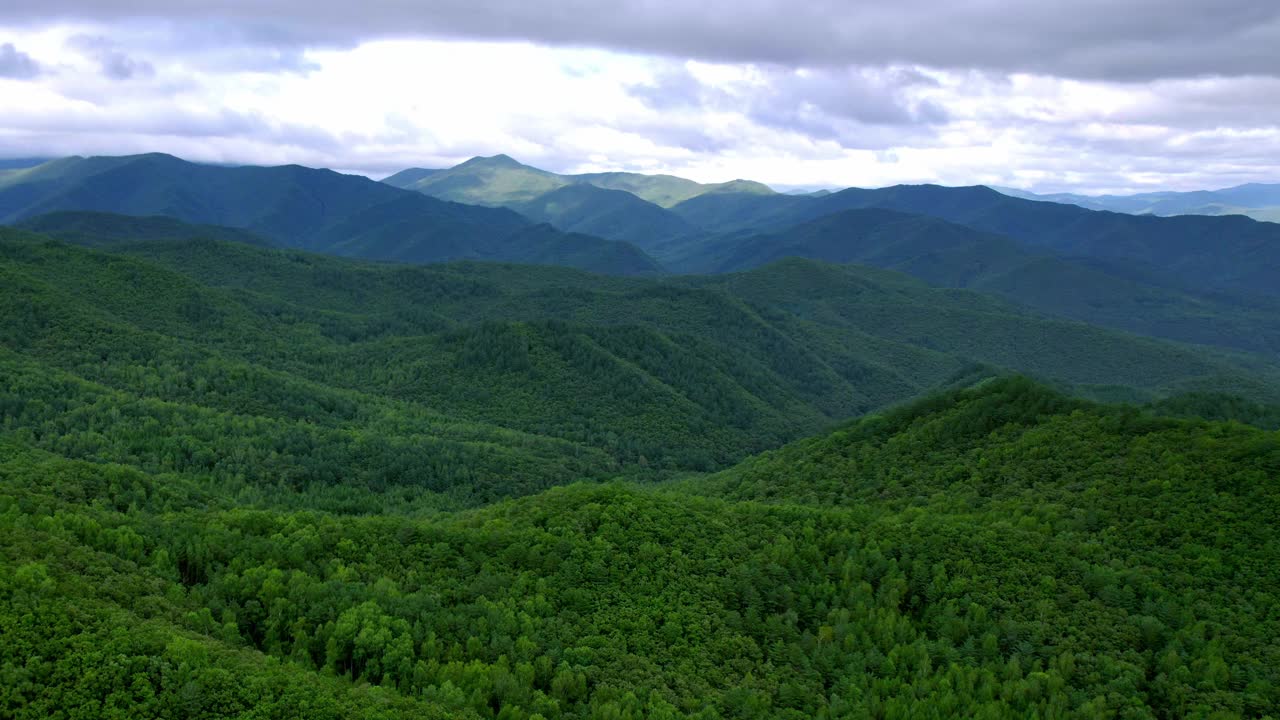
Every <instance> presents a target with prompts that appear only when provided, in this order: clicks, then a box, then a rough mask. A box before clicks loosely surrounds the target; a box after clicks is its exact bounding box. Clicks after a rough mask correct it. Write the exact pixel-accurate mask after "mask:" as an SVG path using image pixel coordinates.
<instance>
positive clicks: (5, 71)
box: [0, 43, 40, 80]
mask: <svg viewBox="0 0 1280 720" xmlns="http://www.w3.org/2000/svg"><path fill="white" fill-rule="evenodd" d="M39 74H40V63H37V62H36V61H35V60H34V59H32V57H31V56H30V55H28V54H26V53H24V52H22V51H21V50H19V49H18V48H16V47H14V46H13V43H4V44H3V45H0V78H12V79H14V80H29V79H31V78H33V77H36V76H37V75H39Z"/></svg>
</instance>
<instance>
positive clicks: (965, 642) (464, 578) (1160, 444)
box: [0, 379, 1280, 720]
mask: <svg viewBox="0 0 1280 720" xmlns="http://www.w3.org/2000/svg"><path fill="white" fill-rule="evenodd" d="M6 450H8V452H7V453H6V454H7V455H8V457H9V458H10V459H9V460H8V461H7V462H4V463H3V464H0V539H2V542H3V547H4V553H3V554H0V562H3V563H5V572H4V573H2V574H0V578H4V580H0V603H3V604H2V605H0V609H2V611H0V619H2V620H0V621H3V622H5V623H7V625H6V632H5V636H6V639H7V642H6V643H5V645H4V646H3V648H2V649H0V653H3V655H2V656H0V666H2V667H5V668H7V669H6V673H8V674H7V676H6V677H7V678H9V679H11V680H13V682H7V683H6V684H5V687H6V690H5V693H6V694H5V696H4V702H6V703H7V704H6V705H4V707H6V708H9V710H8V712H9V714H13V715H16V716H20V717H27V716H31V717H36V716H40V717H43V716H45V715H46V714H48V713H49V712H50V708H56V709H57V710H58V711H60V712H65V713H67V714H74V713H77V712H80V713H83V712H89V713H95V714H99V715H104V716H109V713H111V712H116V713H118V714H120V715H121V716H138V715H140V714H148V713H149V714H157V715H165V714H173V713H180V714H184V715H186V714H192V715H195V714H197V713H205V714H206V715H207V716H210V717H226V716H234V715H236V714H238V713H242V712H245V711H246V710H247V709H248V708H250V707H252V708H254V711H255V713H256V714H255V716H260V717H287V716H289V715H290V714H291V713H302V714H307V713H308V712H313V713H314V714H316V715H317V716H321V717H324V716H333V717H419V716H427V717H431V716H433V713H435V714H436V715H438V716H447V717H468V716H471V717H484V718H532V717H537V716H540V717H542V718H546V719H547V720H553V719H555V718H596V717H624V718H625V717H636V718H639V717H670V718H674V717H701V718H728V717H771V718H772V717H778V718H802V717H803V718H840V717H885V718H890V717H903V718H914V717H937V718H945V717H990V718H1002V717H1009V718H1023V717H1029V716H1038V717H1061V718H1075V717H1082V718H1093V717H1132V718H1162V717H1206V718H1207V717H1266V716H1274V714H1275V713H1276V711H1277V709H1280V677H1277V668H1280V643H1277V640H1276V638H1277V637H1280V626H1278V622H1280V621H1278V620H1277V618H1278V617H1280V615H1278V614H1277V612H1276V610H1277V602H1278V601H1277V590H1278V589H1280V576H1278V574H1277V568H1280V546H1277V545H1276V543H1275V541H1274V539H1273V538H1272V533H1271V528H1270V526H1269V524H1268V523H1266V522H1264V521H1261V520H1260V519H1261V518H1267V517H1273V516H1275V514H1276V513H1277V512H1280V494H1278V493H1277V488H1276V487H1275V484H1274V482H1273V480H1274V478H1275V477H1276V473H1277V471H1280V436H1277V435H1276V434H1275V433H1266V432H1263V431H1260V430H1256V429H1252V428H1247V427H1245V426H1242V425H1237V424H1215V423H1207V422H1204V421H1182V420H1174V419H1168V418H1159V417H1154V416H1150V415H1146V414H1143V413H1141V412H1139V411H1136V410H1133V409H1125V408H1108V407H1102V406H1095V405H1090V404H1088V403H1083V402H1080V401H1076V400H1071V399H1068V398H1065V397H1063V396H1060V395H1057V394H1055V393H1052V392H1049V391H1047V390H1045V389H1043V388H1041V387H1039V386H1036V385H1034V384H1032V383H1029V382H1026V381H1023V380H1018V379H1002V380H994V381H988V382H986V383H984V384H982V385H980V386H979V387H977V388H974V389H968V390H957V391H952V392H950V393H946V394H942V395H938V396H935V397H932V398H929V399H927V400H925V401H922V402H920V403H917V404H914V405H911V406H906V407H903V408H900V409H896V410H893V411H890V412H888V413H886V414H885V415H883V416H877V417H873V418H868V419H866V420H863V421H861V422H859V423H856V424H854V425H851V426H849V427H848V428H846V429H843V430H840V431H838V432H836V433H834V434H832V435H829V436H826V437H821V438H817V439H814V440H810V441H805V442H803V443H799V444H797V445H794V446H790V447H788V448H786V449H784V450H781V451H778V452H775V453H769V454H766V455H764V456H761V457H760V458H757V459H754V460H752V461H749V462H748V463H745V464H744V465H743V466H741V467H740V468H735V469H733V470H730V471H727V472H725V473H723V474H721V475H718V476H713V477H711V478H709V479H690V480H686V481H683V482H681V483H678V484H674V485H670V486H668V487H666V488H663V489H658V490H652V489H650V490H645V489H640V488H637V487H633V486H627V485H620V484H613V485H604V486H588V485H574V486H570V487H567V488H558V489H554V490H551V491H548V492H545V493H542V494H539V495H535V496H530V497H526V498H523V499H520V500H517V501H507V502H502V503H499V504H496V505H493V506H490V507H488V508H484V509H480V510H476V511H470V512H465V513H459V514H453V515H441V516H437V517H430V518H411V517H407V516H404V515H398V514H382V515H378V516H366V517H351V516H346V517H343V516H335V515H329V514H325V513H318V512H315V511H312V510H308V509H305V508H306V507H307V504H308V503H309V499H307V498H299V504H298V508H299V509H297V510H288V509H284V508H281V509H278V510H273V511H262V510H252V509H245V508H241V507H236V506H234V504H232V503H227V504H222V505H215V506H212V507H211V506H208V505H206V504H205V503H204V501H203V500H201V498H200V493H201V492H202V491H201V490H199V489H196V488H192V487H189V486H184V485H182V484H181V483H177V484H175V483H173V482H171V481H167V480H164V479H161V478H154V477H152V476H150V475H147V474H144V473H139V472H137V471H134V470H129V469H126V468H121V467H119V466H111V465H100V464H89V463H82V462H71V461H67V460H62V459H58V458H54V457H51V456H48V455H46V454H44V453H40V452H36V451H25V450H21V449H19V448H17V447H6ZM700 495H702V496H706V495H716V496H720V498H715V497H699V496H700ZM721 498H723V499H721ZM740 500H748V501H747V502H741V501H740ZM762 501H763V502H762ZM24 658H25V660H23V659H24ZM31 658H37V659H36V660H34V661H33V660H31ZM68 673H75V674H76V676H77V677H78V676H84V677H87V678H89V679H90V682H72V681H70V679H69V677H70V676H69V675H68ZM304 702H305V703H308V704H307V705H302V704H301V703H304ZM308 708H316V710H314V711H310V710H308Z"/></svg>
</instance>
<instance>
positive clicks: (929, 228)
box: [664, 208, 1280, 354]
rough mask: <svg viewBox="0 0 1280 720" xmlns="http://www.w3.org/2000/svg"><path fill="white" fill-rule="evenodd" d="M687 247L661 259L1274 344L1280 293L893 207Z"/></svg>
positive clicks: (1190, 336)
mask: <svg viewBox="0 0 1280 720" xmlns="http://www.w3.org/2000/svg"><path fill="white" fill-rule="evenodd" d="M684 253H685V254H683V255H680V254H673V255H670V256H664V261H665V263H666V265H667V267H669V268H671V269H672V270H675V271H678V272H733V271H739V270H744V269H749V268H753V267H759V266H761V265H765V264H768V263H770V262H773V261H775V260H778V259H780V258H784V257H789V256H791V257H804V258H812V259H816V260H822V261H826V262H836V263H860V264H864V265H873V266H876V267H881V268H887V269H890V270H896V271H899V272H905V273H907V274H909V275H912V276H914V277H917V278H919V279H921V280H924V281H925V282H928V283H929V284H931V285H935V286H939V287H950V288H967V289H972V290H980V291H983V292H987V293H991V294H995V295H1000V296H1002V297H1005V298H1008V299H1010V300H1013V301H1015V302H1018V303H1021V304H1023V305H1026V306H1029V307H1032V308H1035V309H1036V310H1040V311H1042V312H1047V313H1051V314H1055V315H1061V316H1064V317H1069V318H1072V319H1076V320H1082V321H1085V322H1090V323H1094V324H1097V325H1103V326H1106V327H1112V328H1117V329H1122V330H1127V331H1129V332H1137V333H1141V334H1144V335H1150V336H1155V337H1165V338H1170V339H1175V340H1180V341H1183V342H1193V343H1201V344H1208V345H1221V346H1224V347H1231V348H1237V349H1241V350H1250V351H1260V352H1266V353H1273V354H1274V353H1280V300H1274V299H1270V298H1252V299H1251V300H1250V301H1249V302H1247V303H1243V302H1239V301H1233V300H1231V299H1230V298H1226V297H1222V296H1219V295H1213V294H1203V293H1201V294H1197V293H1191V292H1188V291H1184V290H1179V289H1177V288H1175V287H1167V286H1165V285H1162V284H1160V283H1159V282H1153V281H1150V280H1147V279H1145V278H1142V277H1140V276H1135V274H1134V272H1133V271H1132V270H1131V269H1126V268H1124V267H1123V266H1117V265H1115V264H1108V263H1104V262H1100V261H1091V260H1088V259H1068V258H1061V257H1057V256H1055V255H1053V254H1052V253H1050V252H1048V251H1046V250H1044V249H1042V248H1033V247H1031V246H1029V245H1026V244H1024V243H1021V242H1018V241H1016V240H1013V239H1011V238H1008V237H1005V236H1002V235H996V234H992V233H986V232H982V231H979V230H975V229H973V228H970V227H968V226H964V225H958V224H955V223H950V222H947V221H945V220H941V219H938V218H933V217H928V216H924V215H914V214H907V213H901V212H898V211H895V210H884V209H879V208H870V209H857V210H844V211H840V212H836V213H832V214H831V215H825V216H823V217H820V218H818V219H816V220H811V221H809V222H806V223H802V224H800V225H797V226H795V227H792V228H788V229H786V230H783V231H780V232H775V233H767V234H758V235H749V234H748V235H744V234H742V233H738V234H732V235H725V236H718V237H715V238H713V239H711V240H709V241H704V242H701V243H690V244H687V245H686V246H685V248H684Z"/></svg>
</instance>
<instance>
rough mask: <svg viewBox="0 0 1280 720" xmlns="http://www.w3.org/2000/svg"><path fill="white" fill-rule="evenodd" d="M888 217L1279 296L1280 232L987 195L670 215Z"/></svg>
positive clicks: (785, 222) (717, 222) (1224, 220)
mask: <svg viewBox="0 0 1280 720" xmlns="http://www.w3.org/2000/svg"><path fill="white" fill-rule="evenodd" d="M857 208H884V209H889V210H897V211H900V212H907V213H914V214H921V215H929V216H933V217H937V218H941V219H944V220H948V221H950V222H954V223H959V224H962V225H967V226H969V227H972V228H974V229H977V230H982V231H985V232H991V233H997V234H1002V235H1006V236H1008V237H1010V238H1013V239H1015V240H1019V241H1022V242H1024V243H1026V244H1028V245H1030V246H1032V247H1037V248H1041V249H1043V250H1045V251H1048V252H1050V253H1052V254H1054V255H1057V256H1060V257H1075V258H1090V259H1093V260H1097V261H1101V262H1106V263H1113V264H1114V263H1118V264H1122V265H1124V266H1127V267H1129V268H1131V269H1132V270H1133V271H1135V272H1142V273H1145V274H1147V275H1149V276H1153V277H1159V278H1161V281H1162V282H1170V283H1174V284H1176V285H1178V286H1179V287H1181V288H1184V289H1193V290H1196V291H1209V290H1212V291H1222V292H1228V293H1232V294H1234V295H1237V296H1240V295H1250V294H1267V295H1280V225H1277V224H1274V223H1260V222H1256V221H1254V220H1251V219H1249V218H1245V217H1237V216H1227V217H1203V216H1179V217H1167V218H1166V217H1154V216H1137V215H1127V214H1122V213H1114V212H1100V211H1092V210H1087V209H1084V208H1080V207H1077V206H1074V205H1065V204H1059V203H1051V202H1036V201H1031V200H1024V199H1021V198H1014V197H1009V196H1007V195H1003V194H1001V193H998V192H996V191H995V190H992V189H990V188H986V187H981V186H974V187H954V188H953V187H940V186H937V185H898V186H894V187H888V188H881V189H877V190H862V189H857V188H850V189H847V190H842V191H840V192H835V193H831V194H829V195H825V196H822V197H809V196H795V195H767V196H754V195H750V194H743V193H723V194H716V193H712V194H706V195H701V196H698V197H695V198H693V199H691V200H687V201H685V202H683V203H681V204H680V205H677V206H676V207H674V208H673V209H672V210H673V211H674V212H675V213H676V214H677V215H680V216H681V217H683V218H684V219H685V220H687V221H688V222H690V223H691V224H693V225H696V226H698V227H701V228H703V229H704V230H706V231H708V232H712V233H731V232H739V233H741V232H744V231H745V232H753V233H759V232H777V231H781V230H784V229H786V228H788V227H792V226H795V225H797V224H800V223H803V222H807V221H809V220H813V219H816V218H819V217H822V216H824V215H830V214H832V213H835V212H839V211H842V210H849V209H857Z"/></svg>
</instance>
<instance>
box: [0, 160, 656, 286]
mask: <svg viewBox="0 0 1280 720" xmlns="http://www.w3.org/2000/svg"><path fill="white" fill-rule="evenodd" d="M58 210H75V211H96V212H108V213H117V214H124V215H138V216H151V215H164V216H170V217H174V218H178V219H180V220H183V221H185V222H189V223H195V224H202V225H224V226H230V227H235V228H242V229H245V230H248V231H250V232H252V233H255V234H257V235H261V236H262V237H265V238H267V239H269V240H270V241H272V242H273V243H274V244H277V245H281V246H285V247H297V248H305V249H308V250H313V251H317V252H327V253H334V254H339V255H350V256H354V257H363V258H369V259H377V260H397V261H403V262H438V261H442V260H452V259H459V258H488V259H502V260H521V261H532V259H533V258H535V257H536V258H538V260H537V261H538V262H552V263H554V264H560V263H562V262H563V263H565V264H574V265H575V266H578V267H582V268H583V269H588V270H596V271H599V272H646V273H647V272H654V271H655V270H656V265H655V264H654V263H653V261H652V260H646V259H643V258H641V257H640V256H641V255H643V253H640V252H639V251H638V250H636V249H635V248H634V247H625V246H622V245H619V244H618V243H617V242H610V241H606V240H597V241H596V242H597V243H598V247H597V248H596V249H595V250H594V251H591V252H588V251H586V248H585V247H584V245H587V244H590V243H591V239H590V238H586V237H577V238H560V239H558V240H557V239H555V238H552V237H551V235H552V234H554V231H551V232H550V233H548V232H547V231H538V232H535V233H532V234H530V232H529V229H530V227H531V225H532V223H530V221H529V220H528V219H526V218H524V217H522V216H520V215H518V214H517V213H515V212H512V211H510V210H507V209H503V208H485V207H475V206H468V205H462V204H458V203H452V202H446V201H442V200H438V199H436V198H432V197H428V196H426V195H422V194H421V193H416V192H410V191H405V190H398V189H396V188H393V187H391V186H390V185H386V184H384V183H378V182H374V181H372V180H369V179H368V178H364V177H359V176H352V175H341V174H338V173H335V172H332V171H329V170H314V169H311V168H304V167H300V166H296V165H290V166H283V167H218V166H209V165H198V164H195V163H189V162H185V161H183V160H179V159H178V158H174V157H171V156H168V155H137V156H129V157H105V158H65V159H62V160H56V161H53V162H51V163H46V164H44V165H41V166H38V167H35V168H30V169H28V170H23V171H16V173H15V174H14V175H11V176H7V177H6V178H4V179H3V181H0V221H3V222H14V221H17V220H20V219H23V218H29V217H33V216H36V215H41V214H45V213H49V212H52V211H58ZM531 238H537V239H538V243H539V244H538V246H537V247H527V246H525V243H527V242H528V241H529V240H530V239H531ZM561 241H562V242H563V243H564V245H563V247H564V248H566V249H568V248H573V251H572V253H571V256H566V257H563V258H562V257H559V256H557V255H556V254H555V249H556V247H557V243H558V242H561Z"/></svg>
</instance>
